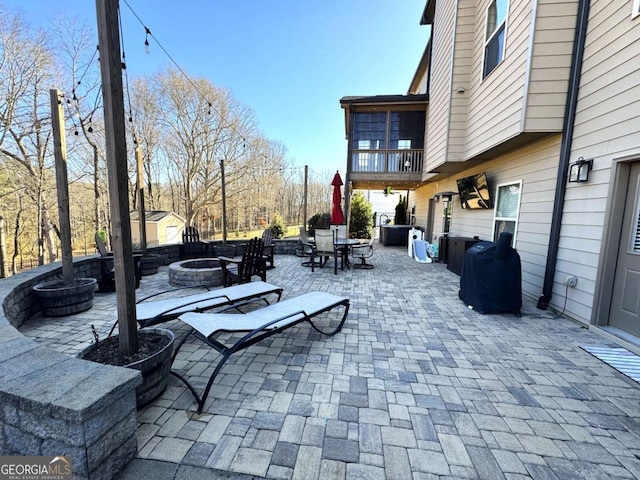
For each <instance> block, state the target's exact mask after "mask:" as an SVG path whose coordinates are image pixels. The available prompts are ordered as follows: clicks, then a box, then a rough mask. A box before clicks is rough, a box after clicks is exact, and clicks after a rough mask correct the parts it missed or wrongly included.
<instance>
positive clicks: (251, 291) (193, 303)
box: [136, 282, 282, 326]
mask: <svg viewBox="0 0 640 480" xmlns="http://www.w3.org/2000/svg"><path fill="white" fill-rule="evenodd" d="M270 293H275V294H278V298H280V295H281V294H282V288H281V287H278V286H276V285H272V284H271V283H266V282H250V283H243V284H240V285H234V286H232V287H225V288H219V289H216V290H211V291H207V292H202V293H197V294H194V295H187V296H184V297H179V298H168V299H164V300H153V301H150V302H142V303H139V304H137V305H136V317H137V319H138V323H140V324H141V325H142V326H148V325H155V324H157V323H162V322H166V321H169V320H173V319H175V318H178V316H180V315H181V314H184V313H186V312H201V311H204V310H210V309H212V308H216V307H222V306H225V305H233V304H234V303H237V302H243V301H246V300H250V299H254V298H258V297H263V296H266V295H268V294H270Z"/></svg>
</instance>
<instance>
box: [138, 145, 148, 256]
mask: <svg viewBox="0 0 640 480" xmlns="http://www.w3.org/2000/svg"><path fill="white" fill-rule="evenodd" d="M136 164H137V169H138V230H139V231H140V250H142V251H143V252H144V253H146V252H147V216H146V214H145V211H144V178H143V177H142V149H141V148H140V147H136Z"/></svg>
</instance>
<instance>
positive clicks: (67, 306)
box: [33, 89, 96, 317]
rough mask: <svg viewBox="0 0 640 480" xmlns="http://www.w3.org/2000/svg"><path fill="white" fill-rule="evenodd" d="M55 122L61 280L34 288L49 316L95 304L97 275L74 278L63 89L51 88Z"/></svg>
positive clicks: (74, 311)
mask: <svg viewBox="0 0 640 480" xmlns="http://www.w3.org/2000/svg"><path fill="white" fill-rule="evenodd" d="M49 93H50V99H51V117H52V124H53V138H54V156H55V160H56V186H57V190H58V215H59V217H60V244H61V248H62V279H58V280H54V281H50V282H45V283H40V284H38V285H35V286H34V287H33V291H34V292H35V294H36V295H37V296H38V298H39V299H40V304H41V306H42V313H43V314H44V315H45V316H48V317H55V316H60V315H72V314H74V313H78V312H84V311H85V310H88V309H90V308H91V307H92V306H93V294H94V292H95V288H96V279H95V278H74V276H73V254H72V249H71V222H70V221H69V187H68V183H67V165H66V147H65V137H64V125H63V119H64V117H63V114H62V101H61V99H60V98H61V96H60V92H58V91H57V90H53V89H52V90H50V92H49Z"/></svg>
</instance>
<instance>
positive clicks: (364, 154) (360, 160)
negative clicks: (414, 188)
mask: <svg viewBox="0 0 640 480" xmlns="http://www.w3.org/2000/svg"><path fill="white" fill-rule="evenodd" d="M423 157H424V150H422V149H412V150H409V149H399V150H353V151H352V152H351V172H352V173H396V174H397V173H401V174H411V173H422V159H423Z"/></svg>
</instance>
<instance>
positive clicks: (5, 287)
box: [0, 240, 298, 480]
mask: <svg viewBox="0 0 640 480" xmlns="http://www.w3.org/2000/svg"><path fill="white" fill-rule="evenodd" d="M230 243H232V242H230ZM238 243H245V242H238ZM297 244H298V241H297V240H276V241H275V249H274V251H275V253H276V254H285V255H287V254H294V253H295V249H296V245H297ZM149 251H150V253H153V254H156V255H159V256H161V257H162V259H163V263H164V264H165V265H169V264H170V263H172V262H175V261H178V260H180V252H181V249H180V245H163V246H158V247H153V248H150V249H149ZM97 258H98V256H92V257H83V258H79V259H75V260H74V262H73V267H74V275H75V276H76V277H89V278H98V276H99V275H100V264H99V262H98V260H97ZM61 270H62V267H61V264H60V262H57V263H54V264H51V265H45V266H42V267H38V268H35V269H32V270H29V271H26V272H23V273H20V274H18V275H14V276H12V277H9V278H5V279H1V280H0V299H2V311H0V454H2V455H47V456H56V455H65V456H69V457H70V458H71V461H72V466H73V472H74V478H77V479H92V480H93V479H98V480H101V479H110V478H113V477H114V476H115V475H116V474H117V473H118V472H119V471H120V470H121V469H123V468H124V467H125V466H126V464H127V463H128V462H129V461H131V460H132V459H133V458H135V456H136V454H137V441H136V399H135V389H136V387H137V386H138V385H139V384H140V383H141V381H142V380H141V377H140V374H139V372H138V371H137V370H132V369H128V368H121V367H112V366H108V365H102V364H99V363H94V362H88V361H85V360H80V359H78V358H75V357H70V356H68V355H65V354H62V353H59V352H56V351H54V350H52V349H50V348H47V347H44V346H42V345H41V344H39V343H38V342H36V341H35V340H32V339H29V338H26V337H24V336H23V335H22V334H21V333H20V332H19V331H18V330H17V329H18V328H19V327H20V326H21V325H22V324H23V323H24V322H25V321H27V320H28V319H29V318H31V317H32V316H34V315H35V314H36V313H38V312H39V311H40V305H39V303H38V299H37V298H36V296H35V294H34V293H33V290H32V287H33V286H34V285H36V284H38V283H41V282H45V281H50V280H54V279H56V278H60V277H61ZM52 321H55V320H52Z"/></svg>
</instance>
